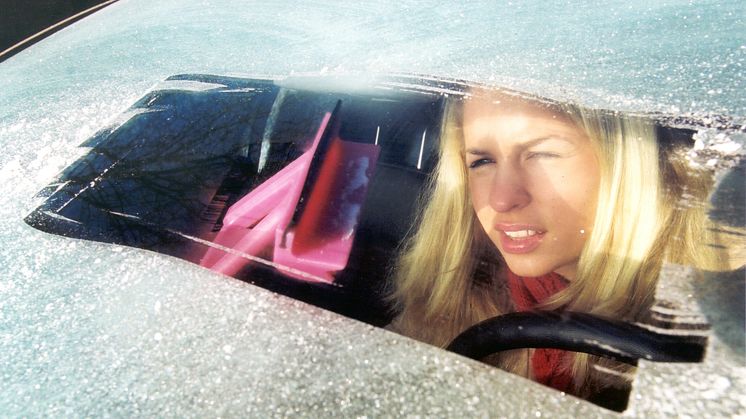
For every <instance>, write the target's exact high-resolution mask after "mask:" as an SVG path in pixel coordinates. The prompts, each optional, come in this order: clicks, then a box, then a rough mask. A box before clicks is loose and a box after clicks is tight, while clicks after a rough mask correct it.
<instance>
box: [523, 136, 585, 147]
mask: <svg viewBox="0 0 746 419" xmlns="http://www.w3.org/2000/svg"><path fill="white" fill-rule="evenodd" d="M551 140H559V141H562V142H565V143H568V144H574V143H573V141H571V140H570V139H568V138H565V137H560V136H556V135H549V136H546V137H539V138H534V139H532V140H528V141H526V142H524V143H523V144H521V147H523V148H530V147H533V146H535V145H538V144H541V143H544V142H547V141H551Z"/></svg>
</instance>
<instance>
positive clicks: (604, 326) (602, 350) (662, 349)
mask: <svg viewBox="0 0 746 419" xmlns="http://www.w3.org/2000/svg"><path fill="white" fill-rule="evenodd" d="M704 347H705V345H704V343H703V342H702V339H701V338H700V339H697V338H693V337H692V336H676V335H669V334H663V333H658V332H654V331H652V330H649V329H646V328H644V327H641V326H638V325H635V324H630V323H626V322H623V321H619V320H614V319H608V318H604V317H601V316H597V315H592V314H588V313H578V312H554V311H532V312H516V313H509V314H504V315H501V316H497V317H493V318H491V319H487V320H485V321H482V322H480V323H478V324H476V325H474V326H472V327H470V328H468V329H466V330H465V331H464V332H462V333H461V334H459V335H458V336H457V337H456V338H455V339H454V340H453V341H452V342H451V343H450V344H449V345H448V347H447V348H446V349H447V350H449V351H452V352H455V353H458V354H460V355H464V356H466V357H469V358H472V359H477V360H478V359H482V358H484V357H486V356H487V355H491V354H493V353H497V352H501V351H505V350H511V349H523V348H553V349H562V350H567V351H572V352H582V353H587V354H591V355H596V356H600V357H604V358H610V359H614V360H617V361H620V362H624V363H627V364H632V365H636V364H637V360H638V359H645V360H648V361H654V362H700V361H701V360H702V358H703V356H704Z"/></svg>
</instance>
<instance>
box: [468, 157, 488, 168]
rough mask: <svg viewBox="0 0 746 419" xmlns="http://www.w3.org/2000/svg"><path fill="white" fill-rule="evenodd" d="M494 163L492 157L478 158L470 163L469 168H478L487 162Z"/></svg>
mask: <svg viewBox="0 0 746 419" xmlns="http://www.w3.org/2000/svg"><path fill="white" fill-rule="evenodd" d="M490 163H492V159H478V160H474V161H473V162H471V163H469V169H476V168H477V167H480V166H484V165H485V164H490Z"/></svg>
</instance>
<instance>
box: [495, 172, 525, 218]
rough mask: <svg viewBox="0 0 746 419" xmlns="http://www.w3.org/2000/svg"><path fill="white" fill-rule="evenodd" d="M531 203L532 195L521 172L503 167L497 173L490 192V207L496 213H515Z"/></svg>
mask: <svg viewBox="0 0 746 419" xmlns="http://www.w3.org/2000/svg"><path fill="white" fill-rule="evenodd" d="M530 202H531V194H530V193H529V191H528V189H527V187H526V182H525V179H524V176H523V175H522V174H521V173H520V171H519V170H514V169H512V168H510V167H505V166H503V167H501V168H499V169H498V170H496V171H495V175H494V177H493V183H492V190H491V192H490V205H491V206H492V208H493V209H494V210H495V211H497V212H510V211H514V210H517V209H520V208H523V207H525V206H526V205H528V204H529V203H530Z"/></svg>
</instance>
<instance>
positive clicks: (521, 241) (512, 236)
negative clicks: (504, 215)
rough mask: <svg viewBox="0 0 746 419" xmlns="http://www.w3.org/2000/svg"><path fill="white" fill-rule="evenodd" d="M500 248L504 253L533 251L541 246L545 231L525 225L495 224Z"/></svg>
mask: <svg viewBox="0 0 746 419" xmlns="http://www.w3.org/2000/svg"><path fill="white" fill-rule="evenodd" d="M495 229H496V230H497V231H498V232H499V233H500V245H501V246H500V247H501V248H502V250H503V251H504V252H506V253H513V254H521V253H529V252H532V251H534V250H535V249H536V248H537V247H539V245H540V244H541V241H542V239H543V238H544V234H546V231H543V230H541V229H540V228H538V227H536V226H532V225H527V224H497V225H496V226H495Z"/></svg>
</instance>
